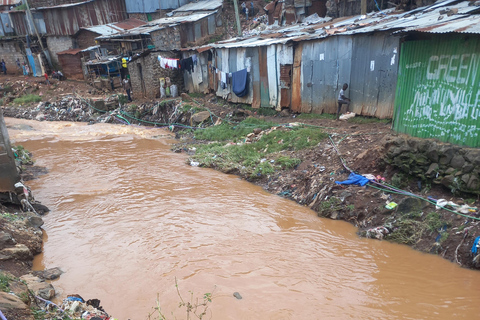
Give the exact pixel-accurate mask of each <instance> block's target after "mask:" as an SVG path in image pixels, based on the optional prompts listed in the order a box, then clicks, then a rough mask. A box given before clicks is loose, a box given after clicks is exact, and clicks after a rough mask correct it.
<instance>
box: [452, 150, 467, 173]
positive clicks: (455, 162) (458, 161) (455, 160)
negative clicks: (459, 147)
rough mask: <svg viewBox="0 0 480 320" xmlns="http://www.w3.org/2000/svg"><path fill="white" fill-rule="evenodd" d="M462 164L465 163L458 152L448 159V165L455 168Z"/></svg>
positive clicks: (460, 166)
mask: <svg viewBox="0 0 480 320" xmlns="http://www.w3.org/2000/svg"><path fill="white" fill-rule="evenodd" d="M464 164H465V159H464V158H463V157H462V156H461V155H459V154H457V155H455V156H454V157H453V158H452V160H451V161H450V165H451V166H452V167H453V168H455V169H460V168H462V167H463V165H464Z"/></svg>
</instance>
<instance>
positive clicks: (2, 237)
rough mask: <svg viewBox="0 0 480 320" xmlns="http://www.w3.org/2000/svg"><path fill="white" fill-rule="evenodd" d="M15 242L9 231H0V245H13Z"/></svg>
mask: <svg viewBox="0 0 480 320" xmlns="http://www.w3.org/2000/svg"><path fill="white" fill-rule="evenodd" d="M15 243H16V242H15V239H13V237H12V235H11V234H10V233H7V232H3V231H1V232H0V247H2V248H4V247H5V246H7V245H14V244H15Z"/></svg>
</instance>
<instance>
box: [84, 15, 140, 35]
mask: <svg viewBox="0 0 480 320" xmlns="http://www.w3.org/2000/svg"><path fill="white" fill-rule="evenodd" d="M146 24H147V23H146V22H145V21H142V20H139V19H133V18H132V19H127V20H125V21H121V22H117V23H109V24H102V25H99V26H92V27H86V28H81V30H88V31H91V32H95V33H97V34H99V35H101V36H108V35H111V34H115V33H119V32H123V31H126V30H131V29H134V28H137V27H140V26H144V25H146Z"/></svg>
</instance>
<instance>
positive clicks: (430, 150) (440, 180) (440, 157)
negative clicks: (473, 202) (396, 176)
mask: <svg viewBox="0 0 480 320" xmlns="http://www.w3.org/2000/svg"><path fill="white" fill-rule="evenodd" d="M384 146H385V151H386V153H385V158H384V160H385V162H387V163H388V164H390V165H392V166H393V167H396V168H398V169H400V170H401V171H402V172H404V173H407V174H408V175H410V176H413V177H416V178H419V179H420V180H421V181H423V182H427V183H428V182H430V183H434V184H442V185H444V186H445V187H447V188H450V190H451V191H452V193H456V192H458V191H461V192H467V193H473V194H480V149H474V148H466V147H460V146H456V145H452V144H448V143H443V142H438V141H435V140H433V139H420V138H413V137H408V136H403V135H402V136H398V137H395V138H393V139H389V140H387V141H385V144H384Z"/></svg>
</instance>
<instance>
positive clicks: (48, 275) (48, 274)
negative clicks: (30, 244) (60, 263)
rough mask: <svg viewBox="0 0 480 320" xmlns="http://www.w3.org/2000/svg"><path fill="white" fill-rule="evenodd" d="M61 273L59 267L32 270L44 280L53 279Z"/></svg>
mask: <svg viewBox="0 0 480 320" xmlns="http://www.w3.org/2000/svg"><path fill="white" fill-rule="evenodd" d="M62 273H63V271H62V270H61V269H60V268H59V267H55V268H50V269H46V270H43V271H33V275H34V276H37V277H39V278H41V279H44V280H55V279H57V278H58V277H60V275H61V274H62Z"/></svg>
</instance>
